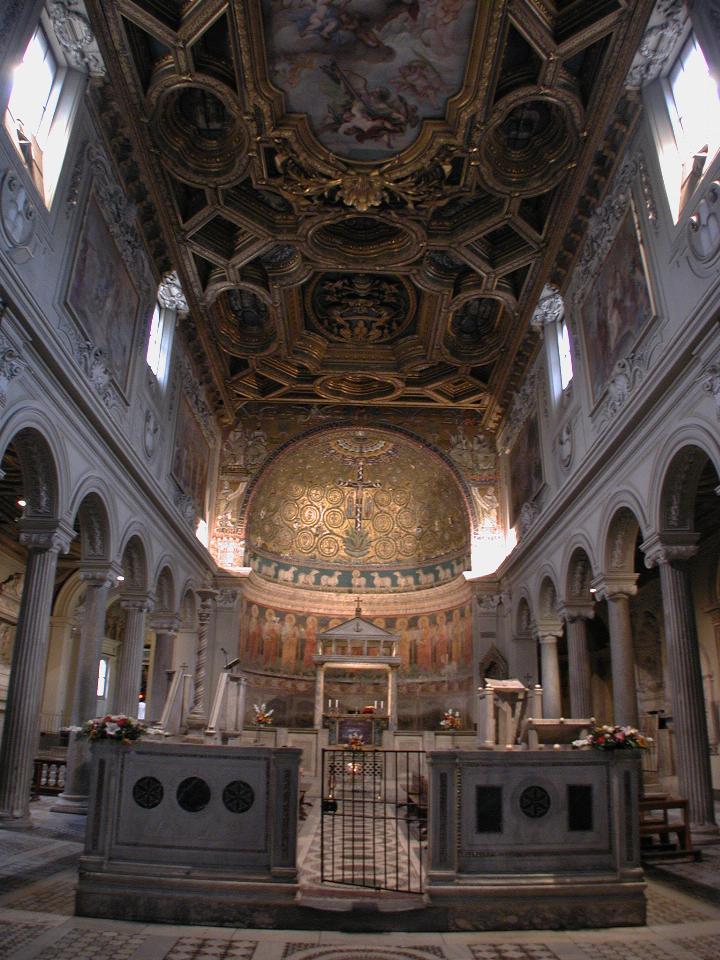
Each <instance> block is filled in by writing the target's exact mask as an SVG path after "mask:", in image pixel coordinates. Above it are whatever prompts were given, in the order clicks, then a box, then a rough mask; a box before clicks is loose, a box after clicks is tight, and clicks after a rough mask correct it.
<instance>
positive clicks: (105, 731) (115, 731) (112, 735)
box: [80, 713, 147, 743]
mask: <svg viewBox="0 0 720 960" xmlns="http://www.w3.org/2000/svg"><path fill="white" fill-rule="evenodd" d="M146 730H147V728H146V726H145V724H144V723H140V721H139V720H138V719H136V718H135V717H126V716H125V715H124V714H118V715H117V716H113V715H112V714H110V713H108V714H107V715H106V716H104V717H95V718H94V719H93V720H87V721H86V722H85V723H84V724H83V725H82V727H81V729H80V733H81V734H82V735H83V736H84V737H87V738H88V740H93V741H94V740H117V741H119V742H120V743H132V742H133V740H139V739H140V737H141V736H142V735H143V734H144V733H145V732H146Z"/></svg>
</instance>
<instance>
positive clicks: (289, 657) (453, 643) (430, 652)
mask: <svg viewBox="0 0 720 960" xmlns="http://www.w3.org/2000/svg"><path fill="white" fill-rule="evenodd" d="M340 622H341V619H339V618H337V617H335V618H332V617H328V616H323V615H319V614H313V613H297V612H293V611H286V610H279V609H275V608H272V607H265V606H262V605H260V604H256V603H250V602H249V601H248V600H243V606H242V612H241V617H240V623H241V627H240V645H239V651H238V653H239V656H240V657H241V658H242V661H243V664H245V665H246V666H247V667H248V668H253V667H254V668H257V669H264V670H269V671H273V672H278V673H282V674H290V675H295V674H308V675H310V674H312V675H313V676H314V674H315V665H314V663H313V659H312V658H313V656H314V655H315V654H316V653H317V637H318V634H320V633H323V632H324V631H325V630H330V629H332V628H333V627H336V626H338V625H339V624H340ZM372 622H373V623H374V624H375V625H376V626H378V627H381V628H382V629H383V630H387V631H388V632H389V633H391V634H394V635H396V636H397V638H398V655H399V657H400V660H401V668H400V669H401V673H402V674H403V675H404V676H406V677H423V678H433V677H435V678H437V679H445V680H449V679H454V678H458V677H461V676H465V675H466V674H468V673H469V672H470V670H471V664H472V613H471V610H470V606H469V604H465V605H462V606H459V607H455V608H453V609H451V610H440V611H437V612H435V613H429V614H421V615H416V616H404V617H394V616H393V617H375V618H373V621H372Z"/></svg>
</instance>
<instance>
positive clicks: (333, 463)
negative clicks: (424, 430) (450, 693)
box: [247, 429, 469, 586]
mask: <svg viewBox="0 0 720 960" xmlns="http://www.w3.org/2000/svg"><path fill="white" fill-rule="evenodd" d="M438 463H439V461H433V462H432V467H433V468H432V469H428V454H427V451H423V450H422V449H421V448H419V447H417V446H415V445H413V444H411V443H409V442H408V441H405V440H404V439H402V437H400V436H399V435H395V434H391V433H384V432H380V431H376V430H365V429H346V430H338V431H330V432H328V433H327V434H322V435H320V436H318V437H314V438H312V439H309V440H307V441H306V442H304V443H299V444H298V445H297V446H295V447H294V448H292V449H291V450H289V451H288V452H287V453H284V454H282V455H281V456H279V457H278V459H277V460H276V461H275V463H274V464H273V465H272V466H271V467H269V468H268V469H267V471H266V472H265V473H264V474H263V476H262V478H261V480H260V482H259V484H258V487H257V488H256V490H255V492H254V495H253V498H252V499H251V500H250V505H249V510H248V523H247V542H248V548H249V550H250V551H251V554H257V555H259V556H263V557H269V558H273V559H275V560H276V561H281V564H280V569H282V570H287V568H288V564H294V565H298V564H300V565H301V566H302V568H303V569H308V568H310V569H312V568H316V569H315V574H317V576H312V577H305V579H304V580H303V581H302V582H303V583H304V585H306V586H337V585H339V583H322V582H321V581H322V571H323V570H324V569H325V567H327V566H329V567H330V568H332V569H333V570H337V569H338V568H339V567H346V568H352V567H358V566H361V567H363V568H364V567H376V566H377V567H385V568H401V567H402V566H403V565H405V566H407V567H414V568H416V567H418V566H422V565H423V564H426V563H429V562H431V561H435V562H437V561H439V560H446V559H448V558H456V557H458V556H459V557H461V558H463V559H464V558H465V555H466V554H467V551H468V547H469V532H468V531H469V527H468V517H467V507H466V506H465V504H464V502H463V499H462V496H461V494H460V488H459V486H458V485H457V482H455V481H453V478H452V476H451V474H450V472H449V471H448V470H447V469H440V470H438V469H437V466H438ZM254 504H257V507H255V506H254ZM459 566H460V568H462V564H460V565H459ZM256 569H258V572H261V573H265V572H267V571H270V574H271V575H272V576H275V575H277V573H278V564H277V563H275V564H273V565H272V566H271V565H270V564H265V565H262V566H260V565H258V566H256ZM447 569H448V571H449V572H448V574H447V575H446V577H444V579H450V578H451V575H455V570H454V568H451V567H448V568H447ZM450 571H452V573H451V572H450ZM293 572H294V568H293ZM402 576H403V575H402V574H401V573H400V572H398V574H397V577H396V578H393V579H392V583H390V584H388V586H396V585H399V584H396V583H395V580H396V579H397V580H399V579H400V578H401V577H402ZM331 578H332V575H331V574H329V573H328V575H326V576H325V579H326V580H328V579H331ZM282 579H286V581H287V582H297V581H296V580H295V579H294V578H292V579H291V575H290V574H288V575H287V576H286V577H284V578H282ZM334 579H337V578H334ZM431 582H432V583H434V582H435V576H434V575H433V576H430V575H429V576H428V584H429V583H431ZM366 585H371V584H366ZM408 585H409V584H408ZM414 585H417V584H414Z"/></svg>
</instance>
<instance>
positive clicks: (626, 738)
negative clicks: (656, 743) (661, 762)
mask: <svg viewBox="0 0 720 960" xmlns="http://www.w3.org/2000/svg"><path fill="white" fill-rule="evenodd" d="M651 743H652V739H651V738H650V737H646V736H644V735H643V734H642V733H640V731H639V730H636V729H635V727H620V726H614V727H611V726H609V725H608V724H606V723H605V724H602V726H599V727H594V728H593V730H592V732H591V733H589V734H588V735H587V737H583V738H582V739H581V740H573V746H574V747H593V748H594V749H595V750H646V749H647V748H648V747H649V746H650V744H651Z"/></svg>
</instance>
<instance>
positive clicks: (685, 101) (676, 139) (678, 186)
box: [661, 33, 720, 221]
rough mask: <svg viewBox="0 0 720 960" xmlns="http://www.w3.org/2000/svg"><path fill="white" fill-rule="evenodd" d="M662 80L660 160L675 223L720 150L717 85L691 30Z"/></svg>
mask: <svg viewBox="0 0 720 960" xmlns="http://www.w3.org/2000/svg"><path fill="white" fill-rule="evenodd" d="M665 83H666V103H667V109H668V115H669V120H670V124H671V130H668V133H667V136H666V138H665V140H666V142H665V143H664V144H662V149H661V164H662V167H663V179H664V181H665V188H666V191H667V195H668V200H669V203H670V208H671V211H672V214H673V219H674V220H675V221H677V220H678V219H679V217H680V214H681V213H682V210H683V207H684V205H685V202H686V200H687V199H688V198H689V197H690V196H691V195H692V193H693V191H694V190H695V188H696V187H697V185H698V183H699V182H700V180H701V179H702V177H703V173H704V171H705V169H706V167H707V164H708V163H709V162H711V161H712V159H713V158H714V156H715V154H716V153H717V151H718V148H720V95H719V94H718V86H717V83H716V82H715V80H714V78H713V77H712V75H711V73H710V69H709V67H708V64H707V60H706V59H705V55H704V53H703V51H702V48H701V46H700V44H699V43H698V40H697V37H696V36H695V34H694V33H691V34H690V36H689V37H688V39H687V40H686V42H685V43H684V45H683V47H682V49H681V50H680V53H679V54H678V56H677V58H676V59H675V62H674V64H673V66H672V68H671V69H670V72H669V73H668V75H667V78H666V81H665ZM670 141H672V142H670Z"/></svg>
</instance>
